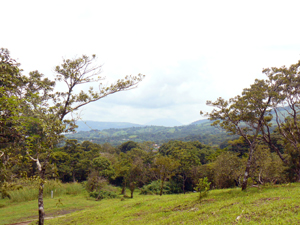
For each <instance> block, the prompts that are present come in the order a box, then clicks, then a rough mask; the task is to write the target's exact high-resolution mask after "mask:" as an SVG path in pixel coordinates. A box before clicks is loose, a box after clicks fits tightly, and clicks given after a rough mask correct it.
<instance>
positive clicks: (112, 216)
mask: <svg viewBox="0 0 300 225" xmlns="http://www.w3.org/2000/svg"><path fill="white" fill-rule="evenodd" d="M299 194H300V184H290V185H282V186H273V187H263V188H260V189H258V188H250V189H249V190H248V191H247V192H241V191H240V189H224V190H212V191H211V192H210V193H209V195H208V197H207V198H205V199H204V200H203V202H202V204H200V202H199V201H198V200H197V197H198V194H197V193H190V194H186V195H184V194H180V195H164V196H142V195H135V196H134V198H133V199H125V200H124V201H120V198H119V199H111V200H102V201H99V202H96V201H91V200H86V197H84V196H83V195H80V196H74V197H71V196H63V197H61V199H62V202H63V204H64V205H63V206H59V207H57V206H56V203H57V202H58V199H46V200H45V206H46V214H48V216H49V215H53V216H55V215H57V214H58V213H59V212H61V213H64V211H70V212H71V213H69V214H67V215H65V216H63V217H59V218H55V219H51V220H47V221H46V224H55V225H56V224H58V225H59V224H298V223H299V221H300V195H299ZM6 201H7V200H6ZM1 204H2V205H6V203H5V201H3V200H1V201H0V205H1ZM36 204H37V201H29V202H26V203H16V204H12V205H6V206H5V207H2V208H0V218H1V220H0V224H8V223H12V222H17V221H25V220H29V219H32V216H33V215H36V214H37V206H36ZM76 209H77V210H81V211H75V212H72V210H76ZM240 215H241V218H240V219H239V220H236V218H237V217H238V216H240ZM20 218H22V219H20ZM32 224H34V223H32Z"/></svg>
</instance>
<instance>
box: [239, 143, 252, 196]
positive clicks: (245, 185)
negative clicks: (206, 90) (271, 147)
mask: <svg viewBox="0 0 300 225" xmlns="http://www.w3.org/2000/svg"><path fill="white" fill-rule="evenodd" d="M253 152H254V146H252V144H251V145H250V152H249V157H248V160H247V164H246V169H245V174H244V179H243V183H242V191H245V190H246V189H247V184H248V177H249V172H250V167H251V161H252V156H253Z"/></svg>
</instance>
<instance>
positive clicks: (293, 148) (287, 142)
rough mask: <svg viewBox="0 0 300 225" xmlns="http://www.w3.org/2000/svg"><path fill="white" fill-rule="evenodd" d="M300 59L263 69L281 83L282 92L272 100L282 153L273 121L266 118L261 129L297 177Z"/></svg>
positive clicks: (299, 175)
mask: <svg viewBox="0 0 300 225" xmlns="http://www.w3.org/2000/svg"><path fill="white" fill-rule="evenodd" d="M299 69H300V60H299V61H298V63H296V64H292V65H291V66H290V67H288V68H287V67H285V66H282V67H280V68H276V67H272V68H267V69H264V73H266V74H267V76H268V77H269V79H270V80H271V81H273V82H274V83H280V84H281V86H280V88H281V89H280V92H279V93H278V95H277V96H276V99H275V100H274V101H273V104H272V108H273V110H274V114H273V115H272V116H273V117H275V121H276V122H275V123H276V125H277V128H276V130H275V131H276V136H277V137H278V138H279V142H281V144H283V145H284V146H285V151H284V153H286V154H288V155H289V157H286V156H284V155H283V154H282V151H281V149H280V148H279V146H278V142H277V141H278V139H277V140H276V139H275V138H274V135H273V134H272V130H271V127H272V124H270V123H267V122H264V129H262V130H261V132H262V137H263V140H264V141H265V142H266V143H267V144H268V145H269V147H270V148H271V149H272V150H273V151H275V152H276V153H277V155H278V156H279V157H280V159H281V160H282V161H283V162H284V164H285V165H289V166H290V168H291V170H292V171H293V172H294V174H296V177H297V178H296V180H297V181H300V123H299V118H300V74H299Z"/></svg>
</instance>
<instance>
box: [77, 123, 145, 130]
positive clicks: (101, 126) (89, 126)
mask: <svg viewBox="0 0 300 225" xmlns="http://www.w3.org/2000/svg"><path fill="white" fill-rule="evenodd" d="M76 124H77V126H78V128H77V129H76V131H77V132H79V131H90V130H105V129H111V128H114V129H122V128H129V127H144V125H140V124H135V123H126V122H99V121H77V123H76Z"/></svg>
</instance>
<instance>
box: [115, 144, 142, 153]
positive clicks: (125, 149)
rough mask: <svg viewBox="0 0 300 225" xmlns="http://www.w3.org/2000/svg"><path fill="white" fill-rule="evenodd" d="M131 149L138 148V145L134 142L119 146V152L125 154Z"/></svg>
mask: <svg viewBox="0 0 300 225" xmlns="http://www.w3.org/2000/svg"><path fill="white" fill-rule="evenodd" d="M133 148H139V145H138V144H137V143H135V142H134V141H127V142H124V143H123V144H121V145H120V146H119V149H120V151H121V152H123V153H126V152H128V151H130V150H131V149H133Z"/></svg>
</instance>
